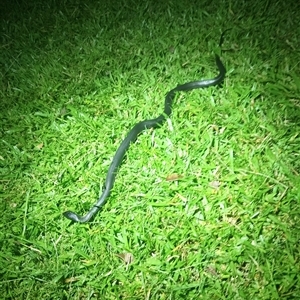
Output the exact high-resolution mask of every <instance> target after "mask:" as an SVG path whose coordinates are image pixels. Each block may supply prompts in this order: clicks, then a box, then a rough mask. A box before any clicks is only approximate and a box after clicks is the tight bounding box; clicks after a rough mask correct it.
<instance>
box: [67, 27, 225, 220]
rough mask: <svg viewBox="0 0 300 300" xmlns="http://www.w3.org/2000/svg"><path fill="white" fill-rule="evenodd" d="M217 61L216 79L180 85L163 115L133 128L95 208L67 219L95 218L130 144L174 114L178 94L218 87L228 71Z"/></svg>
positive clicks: (168, 94)
mask: <svg viewBox="0 0 300 300" xmlns="http://www.w3.org/2000/svg"><path fill="white" fill-rule="evenodd" d="M223 34H224V32H223ZM223 34H222V35H221V39H220V43H219V46H221V44H222V42H223ZM215 60H216V65H217V67H218V70H219V74H218V75H217V76H216V77H215V78H212V79H205V80H199V81H191V82H187V83H184V84H182V85H178V86H177V87H175V88H174V89H172V90H171V91H169V92H168V93H167V95H166V97H165V107H164V112H163V114H161V115H160V116H158V117H157V118H155V119H151V120H144V121H141V122H139V123H137V124H136V125H134V126H133V128H132V129H131V130H130V131H129V133H128V134H127V136H126V138H125V139H124V140H123V141H122V143H121V145H120V146H119V148H118V149H117V151H116V153H115V155H114V157H113V160H112V162H111V164H110V167H109V169H108V172H107V175H106V179H105V184H104V187H103V192H102V195H101V196H100V198H99V199H98V201H97V202H96V203H95V204H94V206H93V207H92V208H91V209H90V211H89V212H88V213H87V214H86V215H85V216H80V215H78V214H76V213H74V212H71V211H66V212H64V216H65V217H66V218H68V219H70V220H72V221H74V222H80V223H84V222H88V221H90V220H91V219H93V218H94V216H95V215H96V213H97V212H98V211H99V209H100V208H101V207H102V206H103V205H104V204H105V203H106V200H107V198H108V196H109V194H110V192H111V190H112V188H113V186H114V183H115V180H116V175H117V172H118V168H119V167H120V165H121V164H122V161H123V158H124V156H125V153H126V152H127V150H128V148H129V146H130V144H131V143H133V142H134V141H135V140H136V139H137V137H138V135H139V134H140V133H141V132H142V131H144V130H146V129H150V128H157V127H159V126H161V125H162V124H163V123H164V122H165V121H166V117H168V116H170V115H171V113H172V104H173V100H174V98H175V95H176V92H182V91H191V90H194V89H200V88H206V87H209V86H213V85H218V84H220V83H221V82H222V81H223V79H224V77H225V74H226V69H225V67H224V65H223V63H222V61H221V59H220V57H219V56H218V55H217V54H216V55H215Z"/></svg>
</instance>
